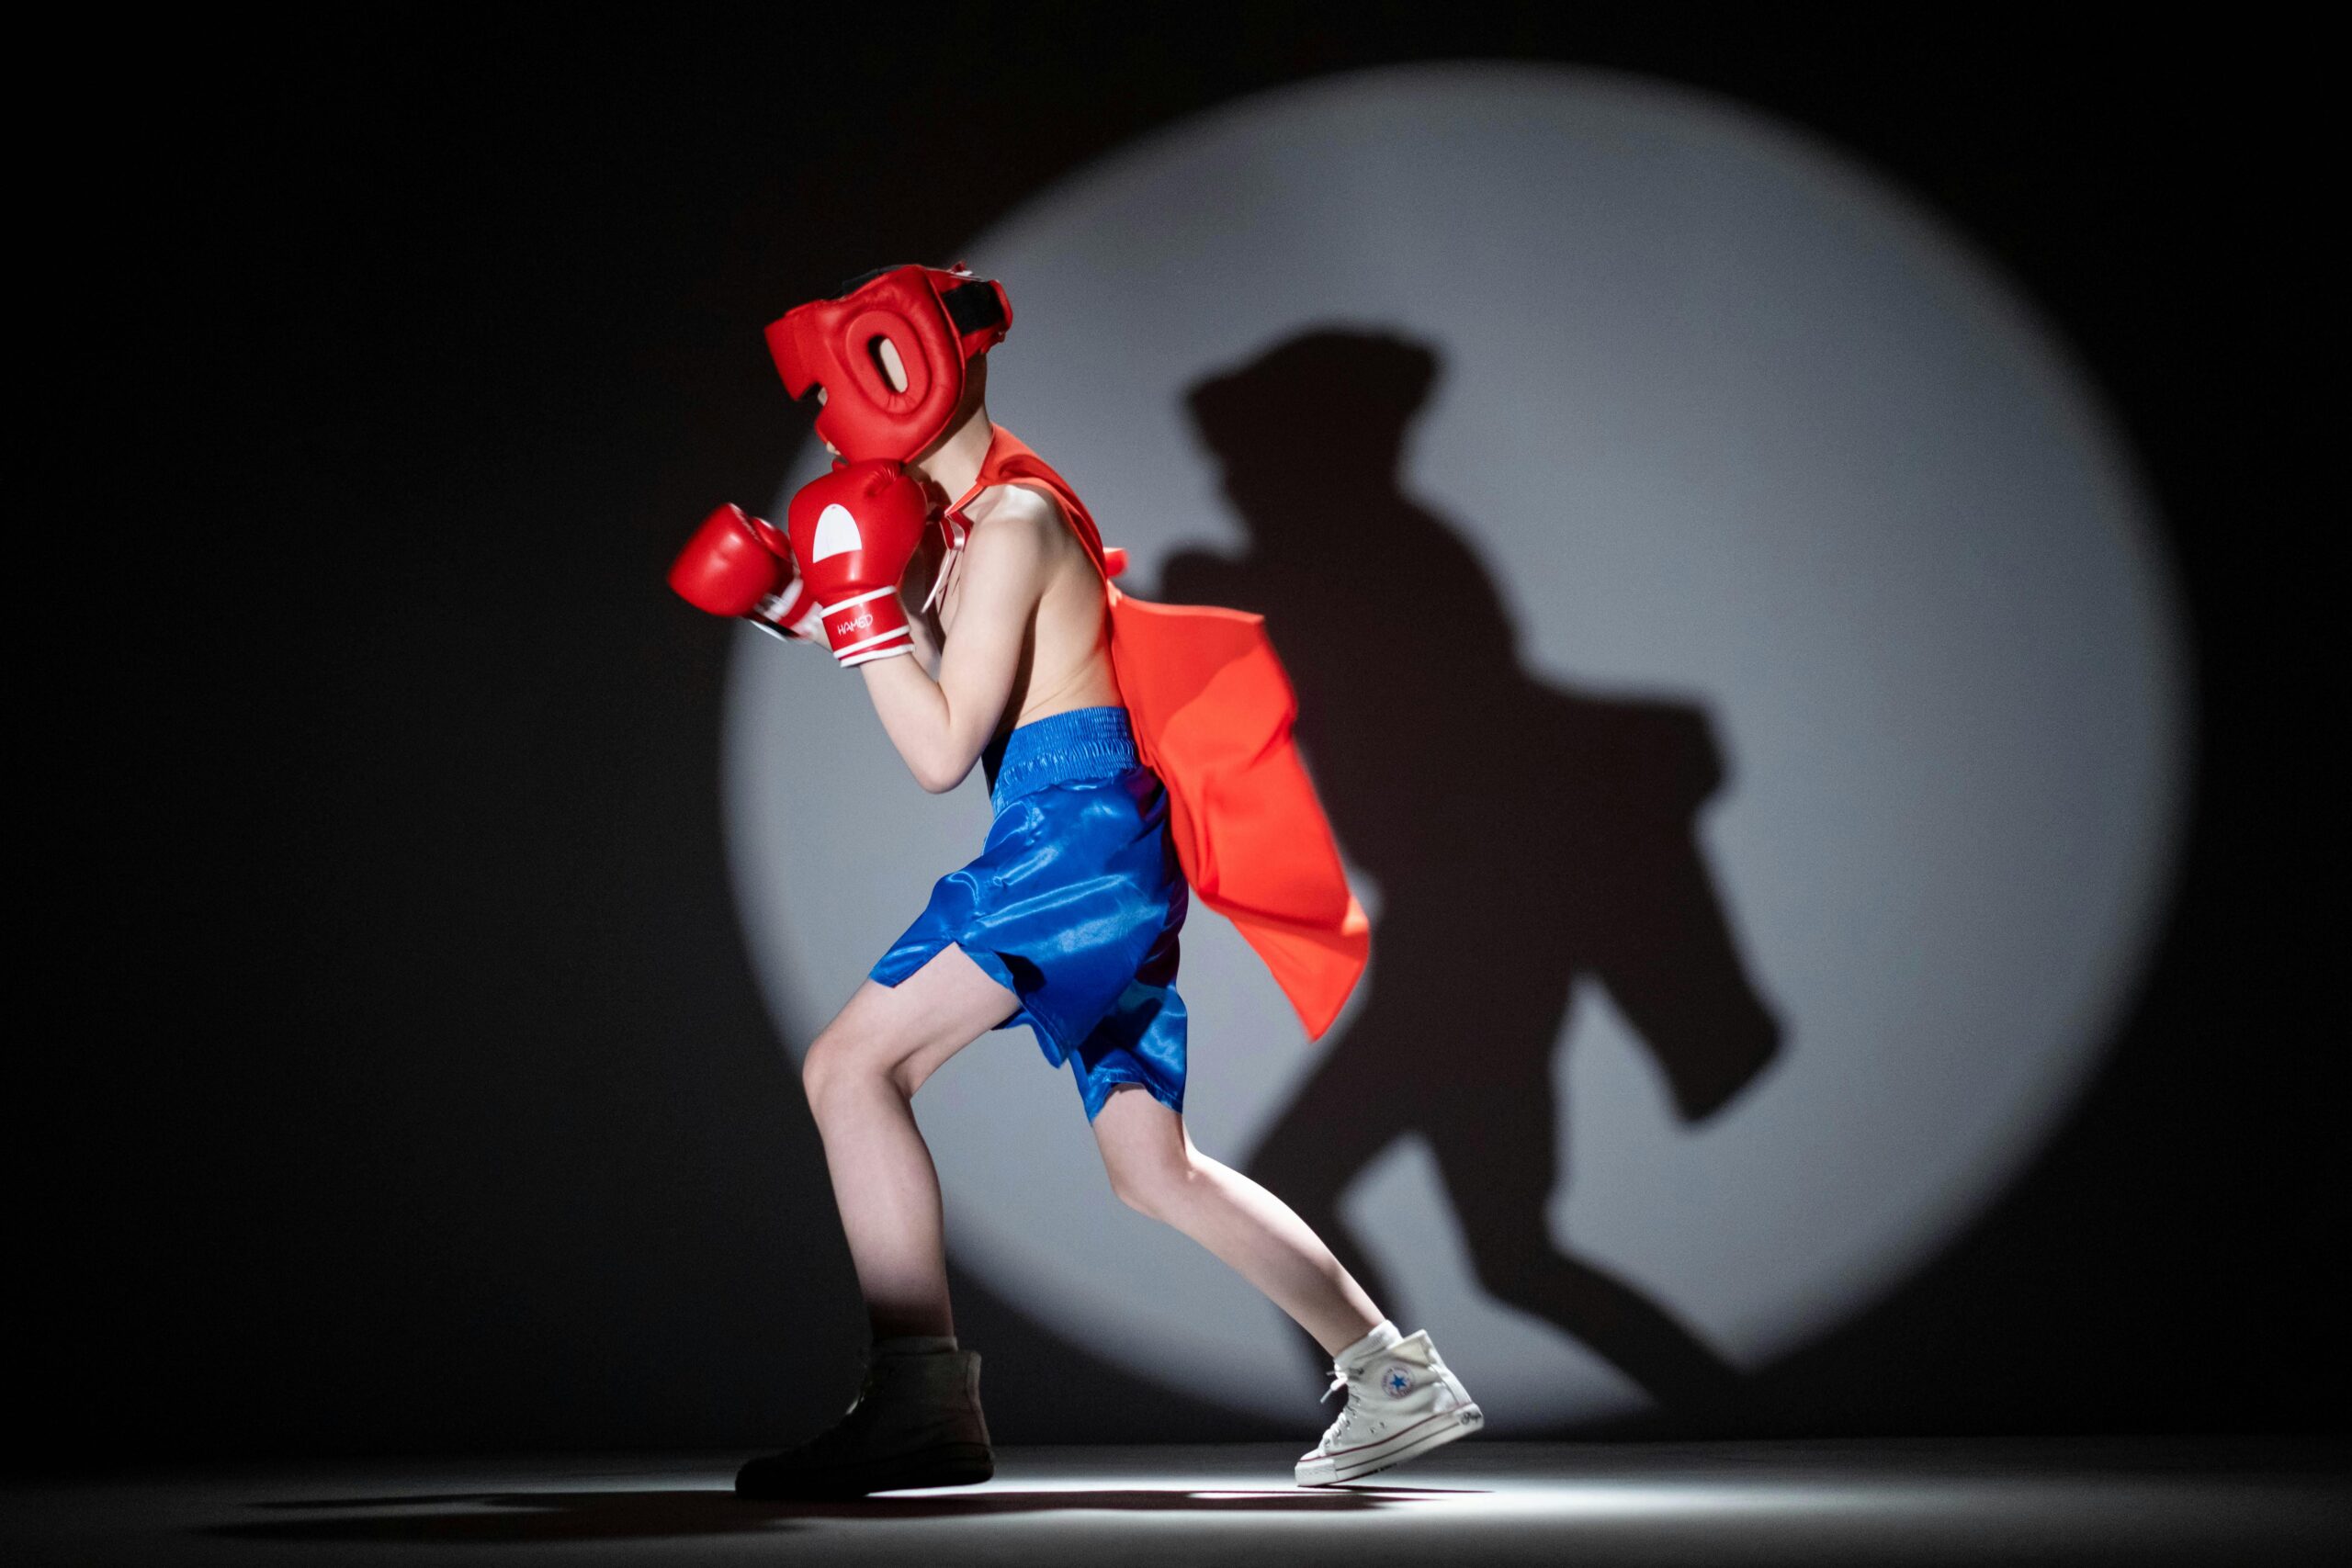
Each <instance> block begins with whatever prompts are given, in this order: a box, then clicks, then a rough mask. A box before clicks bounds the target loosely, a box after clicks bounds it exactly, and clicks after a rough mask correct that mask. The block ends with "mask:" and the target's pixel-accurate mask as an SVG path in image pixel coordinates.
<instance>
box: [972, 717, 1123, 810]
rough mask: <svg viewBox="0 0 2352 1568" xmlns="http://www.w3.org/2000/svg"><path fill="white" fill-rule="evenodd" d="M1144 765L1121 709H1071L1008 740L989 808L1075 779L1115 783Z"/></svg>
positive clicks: (1039, 721) (1035, 722) (1029, 725)
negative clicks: (1106, 779)
mask: <svg viewBox="0 0 2352 1568" xmlns="http://www.w3.org/2000/svg"><path fill="white" fill-rule="evenodd" d="M1142 765H1143V756H1142V753H1140V752H1138V751H1137V750H1136V734H1135V730H1134V728H1132V727H1131V726H1130V725H1129V724H1128V722H1127V710H1126V709H1125V708H1121V707H1092V708H1066V709H1064V710H1063V711H1062V712H1060V713H1053V714H1047V715H1046V716H1045V717H1043V718H1039V719H1032V720H1031V721H1030V722H1029V723H1027V724H1024V725H1023V726H1021V727H1020V728H1017V729H1015V730H1014V731H1013V732H1012V734H1011V735H1008V736H1006V737H1005V739H1004V760H1003V761H1001V762H1000V763H999V764H998V765H997V771H996V787H995V788H993V789H991V790H990V791H989V804H990V805H991V806H992V807H994V808H995V809H997V810H999V811H1001V810H1003V809H1004V807H1005V803H1006V802H1007V801H1010V800H1013V799H1017V798H1018V797H1020V796H1022V795H1027V794H1028V793H1029V792H1030V791H1032V790H1039V789H1044V788H1046V786H1048V785H1050V784H1067V783H1069V781H1070V780H1072V779H1101V778H1111V777H1114V776H1115V775H1117V774H1119V773H1125V772H1126V771H1127V770H1128V769H1129V768H1138V767H1141V766H1142Z"/></svg>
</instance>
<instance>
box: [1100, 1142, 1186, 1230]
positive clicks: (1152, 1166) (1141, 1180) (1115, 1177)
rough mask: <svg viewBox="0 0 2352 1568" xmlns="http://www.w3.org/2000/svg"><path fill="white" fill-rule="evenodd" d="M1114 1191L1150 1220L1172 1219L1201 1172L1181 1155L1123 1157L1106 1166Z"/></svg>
mask: <svg viewBox="0 0 2352 1568" xmlns="http://www.w3.org/2000/svg"><path fill="white" fill-rule="evenodd" d="M1107 1169H1108V1171H1109V1173H1110V1177H1111V1191H1112V1193H1113V1195H1114V1196H1115V1197H1116V1198H1117V1199H1118V1200H1119V1201H1120V1202H1122V1203H1125V1205H1126V1206H1127V1207H1128V1208H1130V1209H1133V1210H1134V1211H1135V1212H1136V1213H1138V1214H1142V1215H1144V1216H1145V1217H1146V1218H1148V1219H1154V1220H1161V1221H1165V1220H1169V1219H1170V1218H1172V1217H1173V1216H1175V1215H1176V1214H1177V1213H1180V1212H1182V1209H1183V1206H1184V1203H1185V1201H1186V1199H1188V1198H1189V1197H1190V1196H1191V1194H1192V1191H1193V1184H1194V1183H1195V1182H1196V1181H1198V1180H1199V1179H1200V1173H1199V1172H1198V1171H1197V1170H1195V1169H1194V1168H1193V1166H1192V1163H1191V1162H1190V1161H1189V1160H1187V1159H1183V1158H1182V1157H1178V1158H1170V1159H1129V1160H1121V1161H1119V1162H1118V1163H1117V1164H1115V1165H1112V1166H1110V1167H1108V1168H1107Z"/></svg>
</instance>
